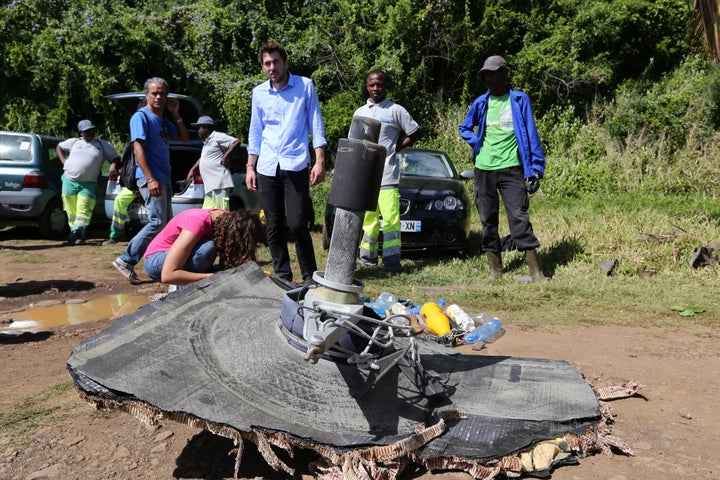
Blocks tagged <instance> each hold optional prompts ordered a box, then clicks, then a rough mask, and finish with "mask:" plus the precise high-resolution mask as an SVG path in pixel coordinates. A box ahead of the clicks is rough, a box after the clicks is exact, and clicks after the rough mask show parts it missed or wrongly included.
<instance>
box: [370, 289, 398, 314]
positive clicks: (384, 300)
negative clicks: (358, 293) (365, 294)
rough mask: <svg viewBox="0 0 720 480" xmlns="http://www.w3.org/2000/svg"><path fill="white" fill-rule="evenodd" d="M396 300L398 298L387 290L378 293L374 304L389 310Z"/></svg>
mask: <svg viewBox="0 0 720 480" xmlns="http://www.w3.org/2000/svg"><path fill="white" fill-rule="evenodd" d="M397 301H398V298H397V297H396V296H395V295H393V294H392V293H389V292H382V293H381V294H380V295H378V297H377V300H375V304H376V305H377V306H378V307H379V308H382V309H385V310H390V309H391V308H392V306H393V305H395V304H396V303H397Z"/></svg>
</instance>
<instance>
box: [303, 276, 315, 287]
mask: <svg viewBox="0 0 720 480" xmlns="http://www.w3.org/2000/svg"><path fill="white" fill-rule="evenodd" d="M317 284H318V283H317V282H316V281H315V280H314V279H313V278H312V277H305V280H303V287H314V286H315V285H317Z"/></svg>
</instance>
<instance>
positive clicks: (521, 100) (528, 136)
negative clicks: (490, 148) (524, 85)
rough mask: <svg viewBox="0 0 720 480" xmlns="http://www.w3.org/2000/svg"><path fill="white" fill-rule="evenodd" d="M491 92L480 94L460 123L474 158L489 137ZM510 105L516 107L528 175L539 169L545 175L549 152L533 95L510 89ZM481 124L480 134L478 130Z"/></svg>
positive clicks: (516, 127)
mask: <svg viewBox="0 0 720 480" xmlns="http://www.w3.org/2000/svg"><path fill="white" fill-rule="evenodd" d="M489 97H490V92H487V93H485V94H483V95H480V96H479V97H478V98H476V99H475V101H474V102H473V104H472V106H471V107H470V110H469V111H468V113H467V115H466V116H465V120H463V122H462V124H460V128H459V130H460V136H461V137H462V138H463V140H465V141H466V142H467V143H468V145H470V146H471V147H472V149H473V159H474V158H475V157H476V156H477V154H478V152H480V149H481V148H482V144H483V141H484V140H485V116H486V115H487V109H488V98H489ZM510 105H511V108H512V117H513V130H515V139H516V140H517V145H518V154H519V156H520V161H521V162H522V166H523V170H524V172H525V178H528V177H532V176H533V175H535V173H537V174H538V175H539V176H540V178H542V177H543V176H544V175H545V155H544V154H543V151H542V147H541V146H540V136H539V135H538V131H537V126H535V118H534V117H533V113H532V107H530V97H528V95H527V94H526V93H525V92H521V91H520V90H512V89H510ZM475 127H477V130H478V131H477V134H476V133H475Z"/></svg>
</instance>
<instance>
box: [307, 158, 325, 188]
mask: <svg viewBox="0 0 720 480" xmlns="http://www.w3.org/2000/svg"><path fill="white" fill-rule="evenodd" d="M323 180H325V167H324V166H323V164H322V163H320V162H315V165H314V166H313V168H312V170H310V185H317V184H318V183H322V182H323Z"/></svg>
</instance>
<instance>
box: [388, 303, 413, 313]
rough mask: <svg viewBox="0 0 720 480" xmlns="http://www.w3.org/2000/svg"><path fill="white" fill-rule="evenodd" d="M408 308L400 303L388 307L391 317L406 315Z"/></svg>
mask: <svg viewBox="0 0 720 480" xmlns="http://www.w3.org/2000/svg"><path fill="white" fill-rule="evenodd" d="M408 310H409V308H408V307H407V306H406V305H405V304H404V303H400V302H395V303H394V304H393V306H392V307H390V313H392V314H393V315H398V314H402V315H407V313H408Z"/></svg>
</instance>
